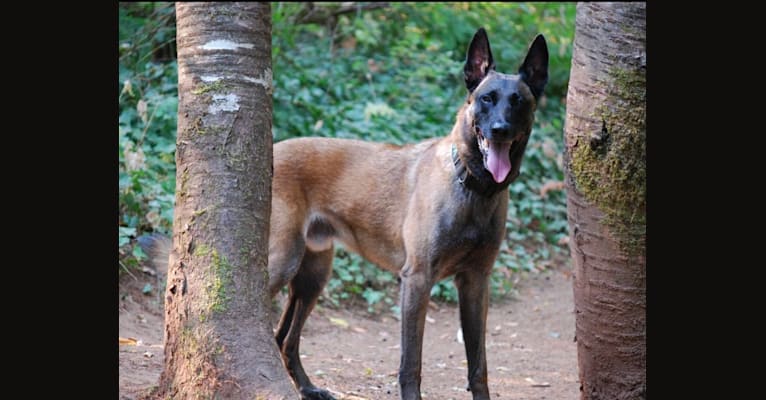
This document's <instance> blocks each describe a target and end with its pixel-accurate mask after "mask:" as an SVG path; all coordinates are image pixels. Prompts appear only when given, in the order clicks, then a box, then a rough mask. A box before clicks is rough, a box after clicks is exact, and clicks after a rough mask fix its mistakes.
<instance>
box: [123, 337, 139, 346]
mask: <svg viewBox="0 0 766 400" xmlns="http://www.w3.org/2000/svg"><path fill="white" fill-rule="evenodd" d="M137 343H138V341H137V340H136V339H134V338H132V337H129V338H124V337H121V338H120V346H135V345H136V344H137Z"/></svg>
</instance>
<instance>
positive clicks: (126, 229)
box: [118, 3, 178, 266]
mask: <svg viewBox="0 0 766 400" xmlns="http://www.w3.org/2000/svg"><path fill="white" fill-rule="evenodd" d="M119 12H120V36H119V48H120V58H119V75H118V79H119V83H120V86H119V88H120V91H119V93H118V99H119V117H118V128H119V140H118V144H119V207H120V208H119V243H118V245H119V253H120V259H121V261H123V262H124V263H125V264H126V265H128V266H134V265H136V263H137V261H138V260H141V259H143V258H145V255H143V252H141V249H140V248H138V247H137V246H135V247H134V248H133V249H132V250H131V247H133V244H132V241H131V240H130V239H131V238H135V237H137V236H140V235H141V234H143V233H144V232H152V231H154V232H162V233H170V232H171V230H172V224H173V202H174V192H175V175H176V173H175V156H174V153H175V146H176V140H175V134H176V114H177V109H178V94H177V81H178V78H177V76H178V73H177V69H178V68H177V65H176V62H175V60H172V59H171V60H163V59H161V58H160V59H158V58H157V56H158V55H161V52H159V53H158V49H162V48H163V47H162V46H165V45H167V42H168V41H172V40H174V39H175V20H174V18H173V16H174V12H175V11H174V8H173V5H172V3H167V4H164V5H163V4H161V3H121V4H120V8H119Z"/></svg>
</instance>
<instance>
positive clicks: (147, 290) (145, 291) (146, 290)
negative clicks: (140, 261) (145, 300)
mask: <svg viewBox="0 0 766 400" xmlns="http://www.w3.org/2000/svg"><path fill="white" fill-rule="evenodd" d="M152 289H153V287H152V284H151V283H147V284H146V285H144V288H143V289H141V293H143V294H151V293H152Z"/></svg>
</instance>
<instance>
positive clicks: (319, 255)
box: [277, 247, 335, 400]
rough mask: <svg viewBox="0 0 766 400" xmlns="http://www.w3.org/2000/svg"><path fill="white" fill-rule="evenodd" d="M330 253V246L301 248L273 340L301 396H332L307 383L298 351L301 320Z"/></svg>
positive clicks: (311, 399) (325, 274)
mask: <svg viewBox="0 0 766 400" xmlns="http://www.w3.org/2000/svg"><path fill="white" fill-rule="evenodd" d="M332 257H333V248H332V247H330V248H329V249H325V250H322V251H319V252H314V251H311V250H310V249H306V250H305V254H304V255H303V260H302V261H301V265H300V267H299V269H298V273H297V274H296V275H295V277H293V279H292V280H291V281H290V285H289V289H290V295H289V299H288V304H287V307H286V308H285V312H284V314H283V316H282V321H281V322H280V326H279V329H278V330H277V343H278V345H279V346H280V350H281V352H282V357H283V359H284V361H285V366H286V367H287V372H288V373H289V374H290V376H291V377H292V378H293V381H294V382H295V384H296V385H297V386H298V390H299V391H300V393H301V399H302V400H335V398H334V397H333V396H332V395H330V393H329V392H328V391H326V390H322V389H319V388H317V387H316V386H314V384H313V383H311V380H309V377H308V376H307V375H306V372H305V371H304V370H303V365H302V364H301V359H300V354H299V352H300V351H299V348H300V339H301V330H302V329H303V324H304V322H306V318H308V316H309V314H310V313H311V310H313V309H314V305H315V304H316V302H317V298H318V297H319V294H320V293H322V289H324V286H325V284H326V283H327V281H328V280H329V278H330V273H331V271H332Z"/></svg>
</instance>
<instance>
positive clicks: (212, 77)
mask: <svg viewBox="0 0 766 400" xmlns="http://www.w3.org/2000/svg"><path fill="white" fill-rule="evenodd" d="M200 79H202V82H215V81H220V80H221V79H223V77H222V76H215V75H203V76H200Z"/></svg>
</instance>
